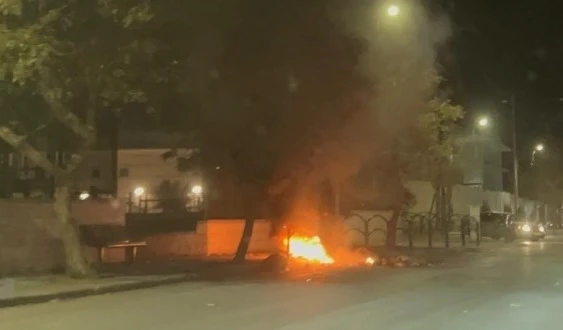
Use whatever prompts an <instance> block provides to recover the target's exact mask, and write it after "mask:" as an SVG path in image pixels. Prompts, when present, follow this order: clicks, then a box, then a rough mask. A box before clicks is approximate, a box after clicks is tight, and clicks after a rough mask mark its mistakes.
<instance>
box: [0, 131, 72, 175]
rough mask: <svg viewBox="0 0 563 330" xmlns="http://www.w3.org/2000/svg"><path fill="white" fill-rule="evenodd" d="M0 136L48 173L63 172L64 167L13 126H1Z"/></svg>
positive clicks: (56, 173)
mask: <svg viewBox="0 0 563 330" xmlns="http://www.w3.org/2000/svg"><path fill="white" fill-rule="evenodd" d="M0 138H1V139H2V140H4V141H6V142H7V143H8V144H9V145H11V146H12V147H13V148H14V149H15V150H17V151H19V152H21V153H22V154H24V155H25V156H26V157H27V158H28V159H29V160H30V161H31V162H33V163H34V164H35V165H37V166H39V167H41V168H42V169H43V170H45V171H46V172H47V173H49V174H51V175H59V174H61V173H62V169H61V168H60V167H58V166H56V165H55V164H54V163H53V162H51V161H50V160H49V159H48V158H47V156H46V155H45V154H44V153H42V152H40V151H39V150H37V149H35V147H33V146H32V145H31V144H29V142H27V140H26V137H25V136H22V135H18V134H17V133H15V132H14V131H13V130H12V129H11V128H9V127H7V126H0Z"/></svg>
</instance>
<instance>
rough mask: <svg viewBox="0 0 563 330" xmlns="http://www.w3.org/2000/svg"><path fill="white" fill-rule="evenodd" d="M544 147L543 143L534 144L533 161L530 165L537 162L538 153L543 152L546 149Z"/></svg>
mask: <svg viewBox="0 0 563 330" xmlns="http://www.w3.org/2000/svg"><path fill="white" fill-rule="evenodd" d="M544 149H545V147H544V146H543V144H541V143H538V144H536V145H535V146H534V151H532V162H531V164H530V165H532V166H534V163H535V162H536V153H538V152H542V151H544Z"/></svg>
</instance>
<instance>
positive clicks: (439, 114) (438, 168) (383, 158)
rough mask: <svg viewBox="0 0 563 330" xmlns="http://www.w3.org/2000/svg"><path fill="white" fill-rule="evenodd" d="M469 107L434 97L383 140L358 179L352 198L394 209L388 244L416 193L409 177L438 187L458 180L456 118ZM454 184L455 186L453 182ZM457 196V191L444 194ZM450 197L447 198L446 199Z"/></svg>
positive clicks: (389, 221)
mask: <svg viewBox="0 0 563 330" xmlns="http://www.w3.org/2000/svg"><path fill="white" fill-rule="evenodd" d="M463 113H464V111H463V109H462V108H461V107H460V106H456V105H453V104H451V102H450V101H449V100H441V99H437V98H436V99H432V100H431V101H429V102H428V105H427V106H426V107H423V108H422V110H421V111H420V112H419V113H418V116H417V117H418V120H417V121H414V122H413V123H412V125H413V126H411V127H405V130H404V132H403V135H402V136H401V137H400V139H399V137H396V138H395V139H394V140H391V141H390V142H389V143H387V144H381V145H378V148H376V149H375V150H373V151H372V153H371V154H372V156H371V158H370V159H369V161H368V162H366V163H365V164H364V165H363V167H362V170H361V171H360V173H359V176H358V177H357V180H356V191H355V193H353V194H352V198H353V199H356V200H357V202H356V203H360V205H362V206H363V207H367V208H371V209H376V210H385V211H387V210H390V211H391V216H390V218H389V219H386V227H387V228H386V245H387V246H394V245H395V243H396V234H397V229H398V222H399V218H400V216H401V213H402V212H403V210H404V209H405V208H408V206H409V205H411V204H412V203H414V202H415V197H416V196H413V195H412V193H411V192H410V191H409V190H408V189H407V188H406V187H405V180H406V179H407V178H417V179H424V180H428V181H430V182H432V183H433V185H434V186H435V187H436V190H437V191H438V189H440V188H442V187H451V185H452V184H453V173H454V171H453V170H452V166H453V164H452V163H451V161H450V160H451V158H452V155H453V138H452V137H451V134H450V133H451V130H452V127H453V124H454V123H455V122H456V121H458V120H459V119H461V118H462V117H463ZM450 189H451V188H450ZM446 197H448V198H451V194H449V195H446V194H444V195H443V198H446ZM446 203H447V201H445V200H443V201H442V205H446Z"/></svg>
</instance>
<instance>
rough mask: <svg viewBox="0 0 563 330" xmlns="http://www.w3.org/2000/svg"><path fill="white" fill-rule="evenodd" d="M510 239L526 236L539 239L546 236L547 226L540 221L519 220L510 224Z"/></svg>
mask: <svg viewBox="0 0 563 330" xmlns="http://www.w3.org/2000/svg"><path fill="white" fill-rule="evenodd" d="M509 228H510V231H509V235H510V236H509V237H508V238H509V239H511V240H512V239H518V238H525V239H530V240H532V241H539V240H542V239H544V238H545V232H546V230H545V226H544V225H543V224H542V223H541V222H539V221H530V220H519V221H514V222H513V223H511V224H510V226H509Z"/></svg>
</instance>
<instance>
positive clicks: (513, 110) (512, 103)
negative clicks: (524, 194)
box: [502, 94, 520, 218]
mask: <svg viewBox="0 0 563 330" xmlns="http://www.w3.org/2000/svg"><path fill="white" fill-rule="evenodd" d="M502 103H504V104H508V105H509V106H510V112H511V113H512V174H513V175H514V179H513V182H512V184H513V191H514V196H513V198H514V200H513V205H514V206H513V207H514V209H513V212H514V217H515V218H516V214H517V213H518V208H519V205H518V203H519V199H520V192H519V185H518V180H519V175H518V168H519V166H518V144H517V141H516V98H515V97H514V94H513V95H511V96H510V100H503V101H502Z"/></svg>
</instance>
